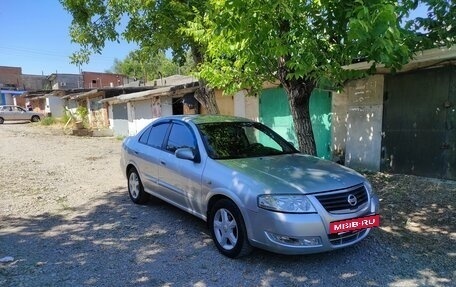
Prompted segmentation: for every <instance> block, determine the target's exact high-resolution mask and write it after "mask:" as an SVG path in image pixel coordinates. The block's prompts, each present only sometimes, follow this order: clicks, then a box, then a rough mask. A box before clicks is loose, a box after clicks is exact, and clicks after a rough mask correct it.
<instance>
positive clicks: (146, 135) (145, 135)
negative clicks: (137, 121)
mask: <svg viewBox="0 0 456 287" xmlns="http://www.w3.org/2000/svg"><path fill="white" fill-rule="evenodd" d="M151 129H152V127H150V128H148V129H147V130H146V131H145V132H144V133H143V134H142V135H141V137H140V138H139V142H140V143H142V144H147V140H148V139H149V134H150V130H151Z"/></svg>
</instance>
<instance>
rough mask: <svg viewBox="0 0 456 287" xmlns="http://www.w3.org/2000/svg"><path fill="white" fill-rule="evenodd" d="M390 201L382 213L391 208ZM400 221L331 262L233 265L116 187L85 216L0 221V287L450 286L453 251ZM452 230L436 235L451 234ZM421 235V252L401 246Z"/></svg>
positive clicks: (196, 228)
mask: <svg viewBox="0 0 456 287" xmlns="http://www.w3.org/2000/svg"><path fill="white" fill-rule="evenodd" d="M389 200H390V199H385V200H384V202H383V205H387V204H394V203H391V202H389ZM452 206H454V205H452ZM418 212H423V213H424V212H428V210H418ZM420 214H421V213H420ZM388 215H389V213H388V212H387V213H386V215H385V216H388ZM395 222H396V221H394V222H393V221H391V222H390V221H388V220H386V219H385V220H384V222H382V225H383V226H382V228H381V229H380V228H379V229H375V230H373V232H372V234H371V235H370V236H369V237H368V238H366V239H365V240H363V241H362V242H361V243H359V244H357V245H355V246H353V247H349V248H345V249H341V250H338V251H334V252H330V253H323V254H313V255H307V256H284V255H277V254H273V253H269V252H266V251H262V250H255V251H254V252H253V254H251V255H250V256H249V257H245V258H241V259H238V260H232V259H229V258H226V257H224V256H222V255H221V254H220V253H219V252H218V251H217V250H216V248H215V246H214V245H213V243H212V240H211V239H210V235H209V232H208V229H207V227H206V224H205V223H204V222H203V221H201V220H199V219H197V218H196V217H193V216H190V215H188V214H187V213H185V212H183V211H181V210H179V209H177V208H174V207H172V206H170V205H168V204H167V203H164V202H163V201H161V200H158V199H153V200H151V201H150V202H148V204H146V205H144V206H139V205H134V204H132V203H131V202H130V200H129V198H128V195H127V191H126V190H125V188H118V189H116V190H112V192H110V193H109V196H103V195H101V196H100V197H99V198H97V199H96V200H95V201H94V202H93V203H92V204H90V205H89V206H87V208H86V209H83V210H78V211H73V210H68V211H66V212H62V213H57V214H53V213H43V214H41V215H39V216H36V217H33V218H27V217H20V216H4V217H3V218H2V220H1V223H0V257H3V256H6V255H10V256H13V257H14V261H13V262H10V263H7V264H0V274H1V277H0V285H2V286H327V285H332V286H450V284H451V282H452V281H451V280H454V276H455V275H454V273H452V272H454V266H453V265H450V264H449V263H448V262H451V259H454V253H451V252H454V250H453V251H451V250H448V248H454V247H452V245H446V243H445V244H444V245H438V244H435V245H428V244H429V242H430V241H428V236H435V237H432V239H431V241H432V240H443V238H445V233H443V232H436V233H432V232H431V231H429V232H427V231H424V232H421V233H420V234H421V235H419V234H415V233H414V232H413V231H408V230H407V229H406V228H404V227H398V226H397V225H396V224H395ZM447 225H448V222H446V221H445V222H444V223H442V225H441V226H438V227H435V228H438V229H439V230H447V228H448V230H450V229H451V228H452V226H451V225H448V226H447ZM388 228H390V229H391V230H393V231H394V232H390V231H389V230H388ZM398 228H399V229H398ZM433 228H434V227H433ZM432 234H433V235H432ZM416 236H418V237H419V238H420V239H419V241H421V240H423V241H424V242H425V246H422V245H421V243H420V242H419V241H417V242H414V241H411V242H407V240H405V238H409V237H410V238H414V237H416ZM450 243H451V241H450ZM415 250H422V251H423V252H425V253H424V254H423V255H421V254H416V253H415ZM426 252H429V255H427V254H426ZM453 262H454V260H453Z"/></svg>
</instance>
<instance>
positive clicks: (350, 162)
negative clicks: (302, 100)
mask: <svg viewBox="0 0 456 287" xmlns="http://www.w3.org/2000/svg"><path fill="white" fill-rule="evenodd" d="M383 83H384V77H383V75H375V76H371V77H369V78H365V79H360V80H356V81H351V82H349V83H348V84H347V85H346V86H345V88H344V91H343V92H342V93H340V94H337V93H334V94H333V101H332V111H333V117H332V140H331V150H332V152H333V153H335V152H337V151H343V152H344V155H345V157H344V159H345V165H347V166H349V167H352V168H356V169H367V170H371V171H378V170H380V155H381V143H382V120H383Z"/></svg>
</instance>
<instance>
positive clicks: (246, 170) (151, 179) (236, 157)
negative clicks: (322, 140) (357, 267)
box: [121, 115, 379, 258]
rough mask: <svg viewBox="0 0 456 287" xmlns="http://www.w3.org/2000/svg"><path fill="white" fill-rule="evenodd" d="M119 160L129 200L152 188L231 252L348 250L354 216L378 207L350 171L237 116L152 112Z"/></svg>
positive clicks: (360, 234)
mask: <svg viewBox="0 0 456 287" xmlns="http://www.w3.org/2000/svg"><path fill="white" fill-rule="evenodd" d="M121 166H122V170H123V172H124V173H125V175H126V177H127V180H128V192H129V196H130V198H131V200H132V201H133V202H134V203H137V204H143V203H145V202H146V201H147V200H148V199H149V197H150V196H151V195H152V196H154V197H157V198H160V199H162V200H164V201H166V202H168V203H170V204H172V205H174V206H176V207H178V208H181V209H183V210H185V211H187V212H188V213H190V214H193V215H195V216H197V217H199V218H201V219H202V220H204V221H206V222H207V223H208V227H209V230H210V233H211V236H212V238H213V241H214V243H215V245H216V247H217V248H218V250H219V251H220V252H221V253H222V254H224V255H226V256H228V257H231V258H235V257H240V256H243V255H246V254H248V253H249V252H250V251H251V250H252V248H253V247H257V248H262V249H265V250H269V251H272V252H275V253H281V254H308V253H317V252H324V251H330V250H335V249H338V248H343V247H347V246H350V245H353V244H355V243H357V242H359V241H360V240H362V239H363V238H365V237H366V236H367V235H368V233H369V231H370V230H371V227H372V225H369V226H368V225H366V226H365V227H364V228H361V227H362V225H361V224H360V221H359V220H358V221H357V219H360V218H367V217H369V216H370V217H372V216H375V215H377V214H378V209H379V201H378V197H377V196H376V195H375V194H374V193H373V191H372V187H371V185H370V184H369V182H368V181H367V180H366V179H365V178H364V177H363V176H361V175H360V174H358V173H357V172H355V171H353V170H351V169H349V168H346V167H344V166H341V165H339V164H336V163H333V162H330V161H327V160H322V159H319V158H317V157H314V156H309V155H305V154H302V153H300V152H299V151H298V150H296V149H295V148H294V147H293V145H291V144H290V143H289V142H287V141H286V140H285V139H283V138H282V137H280V136H279V135H278V134H277V133H275V132H274V131H272V130H271V129H270V128H268V127H266V126H265V125H263V124H261V123H258V122H254V121H251V120H248V119H244V118H239V117H232V116H221V115H184V116H170V117H163V118H159V119H157V120H155V121H153V122H152V123H151V124H149V125H148V126H147V127H145V128H144V129H143V130H142V131H141V132H139V133H138V134H137V135H135V136H132V137H127V138H126V139H125V140H124V141H123V144H122V153H121ZM377 216H378V215H377ZM347 222H348V224H347ZM365 222H367V220H365ZM337 223H341V224H337ZM355 224H356V226H355ZM347 226H349V227H355V228H351V229H344V227H345V228H346V227H347ZM334 228H335V230H336V232H334Z"/></svg>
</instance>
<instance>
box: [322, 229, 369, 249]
mask: <svg viewBox="0 0 456 287" xmlns="http://www.w3.org/2000/svg"><path fill="white" fill-rule="evenodd" d="M366 232H367V229H363V230H355V231H350V232H346V233H342V234H335V233H334V234H329V235H328V238H329V242H331V244H332V245H341V244H346V243H350V242H352V241H355V240H356V239H358V238H360V237H361V236H363V235H364V234H365V233H366Z"/></svg>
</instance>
